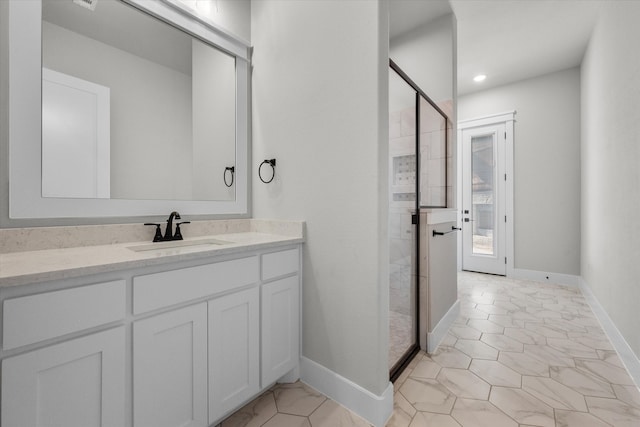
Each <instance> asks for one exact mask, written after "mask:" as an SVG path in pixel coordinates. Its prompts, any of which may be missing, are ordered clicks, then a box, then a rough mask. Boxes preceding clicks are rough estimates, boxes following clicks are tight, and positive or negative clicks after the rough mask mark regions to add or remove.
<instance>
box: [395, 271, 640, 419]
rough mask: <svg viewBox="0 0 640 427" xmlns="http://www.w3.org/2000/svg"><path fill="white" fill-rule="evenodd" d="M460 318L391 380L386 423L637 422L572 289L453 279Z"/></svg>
mask: <svg viewBox="0 0 640 427" xmlns="http://www.w3.org/2000/svg"><path fill="white" fill-rule="evenodd" d="M458 295H459V298H460V305H461V308H460V316H459V318H458V319H457V320H456V322H455V324H454V325H453V326H452V327H451V329H450V330H449V333H448V334H447V336H446V338H445V339H444V342H443V343H442V344H441V345H440V347H439V348H438V349H437V350H436V352H435V353H433V354H431V355H427V354H425V353H420V354H419V355H418V356H417V357H416V358H415V359H414V360H413V361H412V363H411V365H410V366H409V368H408V369H406V370H405V372H404V373H403V374H402V375H401V377H400V378H398V380H397V381H396V383H395V384H394V389H395V391H396V392H395V399H394V400H395V408H394V414H393V417H392V419H391V420H390V422H389V423H388V424H387V427H422V426H438V427H440V426H442V427H449V426H452V427H453V426H455V427H460V426H462V427H485V426H486V427H502V426H514V427H518V426H520V427H525V426H545V427H546V426H548V427H554V426H557V427H560V426H577V427H592V426H593V427H599V426H613V427H624V426H629V427H631V426H634V427H639V426H640V392H639V391H638V388H637V387H636V386H635V385H634V383H633V381H632V380H631V378H630V376H629V374H628V373H627V371H626V370H625V369H624V367H623V365H622V363H621V361H620V359H619V358H618V355H617V353H616V352H615V351H614V349H613V347H612V346H611V344H610V342H609V340H608V338H607V336H606V335H605V334H604V332H603V331H602V329H601V327H600V325H599V323H598V321H597V320H596V318H595V316H594V315H593V313H592V312H591V309H590V308H589V306H588V305H587V303H586V301H585V299H584V298H583V296H582V294H581V293H580V291H579V290H577V289H575V288H570V287H566V286H558V285H551V284H543V283H536V282H526V281H517V280H510V279H506V278H503V277H498V276H488V275H482V274H474V273H460V274H459V275H458Z"/></svg>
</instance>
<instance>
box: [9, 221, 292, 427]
mask: <svg viewBox="0 0 640 427" xmlns="http://www.w3.org/2000/svg"><path fill="white" fill-rule="evenodd" d="M247 221H250V220H247ZM300 224H301V223H300ZM302 227H303V226H302V225H300V230H301V231H300V233H299V234H297V235H295V234H294V235H286V236H284V235H277V234H268V233H262V232H255V231H248V232H241V233H233V234H222V235H215V236H200V237H197V238H193V239H192V240H185V241H184V242H186V243H181V246H175V247H166V245H165V246H164V247H163V245H162V244H160V245H159V246H151V244H148V243H147V242H137V243H121V244H113V245H100V246H90V247H83V248H66V249H55V250H54V249H48V250H38V251H27V252H15V253H5V254H0V267H1V268H0V302H1V304H2V305H1V306H2V327H1V329H2V347H1V350H0V358H1V359H2V395H1V399H2V416H1V424H0V425H1V426H2V427H13V426H35V425H41V424H42V421H43V420H46V423H45V424H46V425H59V426H62V425H64V426H83V427H84V426H92V425H100V426H114V427H121V426H137V427H145V426H154V427H155V426H208V425H212V424H216V423H218V422H220V421H221V420H222V419H223V418H224V417H225V416H227V415H229V414H230V413H232V412H233V411H234V410H236V409H237V408H239V407H240V406H242V405H243V404H244V403H246V402H248V401H249V400H251V399H252V398H254V397H255V396H256V395H258V394H259V393H260V392H261V391H263V390H264V389H266V388H268V387H270V386H271V385H273V384H274V383H275V382H276V381H278V380H279V379H281V378H282V379H283V380H286V381H295V380H296V379H297V378H298V375H299V374H298V366H299V355H300V350H299V347H300V284H301V279H300V278H301V268H302V265H301V250H302V249H301V247H302V242H303V241H304V236H303V234H302ZM215 242H218V243H215ZM219 242H222V243H219ZM153 245H156V244H153ZM283 377H284V378H283Z"/></svg>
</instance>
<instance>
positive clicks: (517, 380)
mask: <svg viewBox="0 0 640 427" xmlns="http://www.w3.org/2000/svg"><path fill="white" fill-rule="evenodd" d="M469 370H470V371H471V372H473V373H474V374H476V375H477V376H479V377H480V378H482V379H483V380H485V381H486V382H487V383H489V384H491V385H496V386H504V387H518V388H519V387H520V386H521V385H522V375H520V374H519V373H517V372H516V371H514V370H513V369H511V368H508V367H507V366H505V365H503V364H502V363H500V362H497V361H494V360H480V359H475V360H472V361H471V366H469Z"/></svg>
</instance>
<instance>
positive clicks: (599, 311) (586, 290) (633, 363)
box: [578, 277, 640, 388]
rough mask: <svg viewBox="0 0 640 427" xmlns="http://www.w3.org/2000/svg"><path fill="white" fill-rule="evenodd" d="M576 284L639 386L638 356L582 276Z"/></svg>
mask: <svg viewBox="0 0 640 427" xmlns="http://www.w3.org/2000/svg"><path fill="white" fill-rule="evenodd" d="M578 286H579V287H580V290H581V291H582V294H583V295H584V298H585V299H586V300H587V303H589V305H590V306H591V310H592V311H593V313H594V314H595V315H596V317H597V318H598V320H599V321H600V325H601V326H602V329H604V332H605V333H606V334H607V336H608V337H609V339H610V340H611V344H613V347H614V348H615V349H616V351H617V352H618V355H619V356H620V360H622V363H623V364H624V366H625V367H626V368H627V371H628V372H629V375H631V378H632V379H633V381H634V382H635V383H636V386H637V387H639V388H640V359H638V356H636V354H635V353H634V352H633V350H632V349H631V347H629V344H628V343H627V341H626V340H625V339H624V337H623V336H622V334H621V333H620V331H619V330H618V328H617V327H616V325H615V323H613V320H611V318H610V317H609V315H608V314H607V312H606V311H605V309H604V307H602V305H600V302H599V301H598V299H597V298H596V296H595V295H594V294H593V292H591V288H590V287H589V285H588V284H587V282H585V280H584V279H583V278H582V277H581V278H580V281H579V284H578Z"/></svg>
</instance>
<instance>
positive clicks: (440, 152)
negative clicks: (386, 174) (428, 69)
mask: <svg viewBox="0 0 640 427" xmlns="http://www.w3.org/2000/svg"><path fill="white" fill-rule="evenodd" d="M447 154H448V153H447V119H446V117H444V116H443V115H442V114H441V113H440V112H439V111H438V110H436V109H435V108H434V107H433V106H432V105H431V104H430V103H429V102H428V101H427V100H426V99H425V98H424V97H423V96H420V207H425V208H444V207H446V206H447V165H446V163H447Z"/></svg>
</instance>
